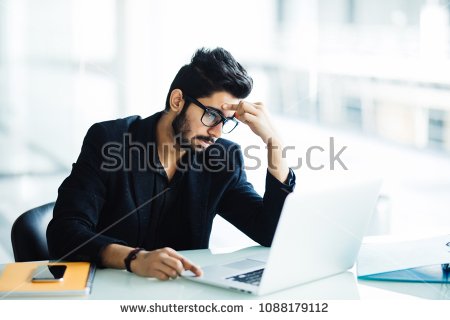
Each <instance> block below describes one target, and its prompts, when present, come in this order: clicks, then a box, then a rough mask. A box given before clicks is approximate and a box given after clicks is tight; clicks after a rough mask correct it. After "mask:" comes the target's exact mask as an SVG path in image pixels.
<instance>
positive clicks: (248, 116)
mask: <svg viewBox="0 0 450 320" xmlns="http://www.w3.org/2000/svg"><path fill="white" fill-rule="evenodd" d="M257 119H258V117H257V116H254V115H252V114H250V113H244V114H243V115H242V116H241V117H239V121H241V122H243V123H245V124H248V125H250V124H252V123H254V122H255V121H256V120H257Z"/></svg>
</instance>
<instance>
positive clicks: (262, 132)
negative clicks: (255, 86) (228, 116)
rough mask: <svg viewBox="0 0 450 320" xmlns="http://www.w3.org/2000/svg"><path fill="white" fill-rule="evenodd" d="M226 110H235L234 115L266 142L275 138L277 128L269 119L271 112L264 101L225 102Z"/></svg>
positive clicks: (224, 107)
mask: <svg viewBox="0 0 450 320" xmlns="http://www.w3.org/2000/svg"><path fill="white" fill-rule="evenodd" d="M222 108H223V109H224V110H234V111H235V114H234V116H235V117H236V118H237V119H238V120H239V121H241V122H243V123H245V124H246V125H248V126H249V127H250V129H251V130H252V131H253V132H254V133H255V134H256V135H257V136H259V137H260V138H261V139H262V140H263V141H264V143H265V144H268V143H269V139H275V138H276V137H275V130H274V127H273V126H272V123H271V122H270V119H269V113H268V112H267V109H266V107H265V106H264V104H263V103H262V102H255V103H250V102H247V101H241V102H240V103H239V104H225V105H223V106H222Z"/></svg>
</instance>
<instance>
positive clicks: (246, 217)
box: [47, 112, 295, 264]
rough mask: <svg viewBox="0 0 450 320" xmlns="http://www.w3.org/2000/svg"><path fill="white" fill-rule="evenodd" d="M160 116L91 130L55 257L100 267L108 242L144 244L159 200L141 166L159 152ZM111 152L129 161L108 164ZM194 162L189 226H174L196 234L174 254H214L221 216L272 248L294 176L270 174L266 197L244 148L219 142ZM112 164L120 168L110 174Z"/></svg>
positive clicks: (66, 200)
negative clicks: (252, 179) (251, 177)
mask: <svg viewBox="0 0 450 320" xmlns="http://www.w3.org/2000/svg"><path fill="white" fill-rule="evenodd" d="M161 114H162V113H161V112H160V113H157V114H155V115H153V116H150V117H148V118H146V119H141V118H140V117H138V116H133V117H128V118H125V119H118V120H113V121H107V122H101V123H97V124H94V125H93V126H92V127H91V128H90V129H89V131H88V132H87V134H86V137H85V138H84V141H83V146H82V148H81V153H80V155H79V157H78V159H77V161H76V163H74V164H73V167H72V172H71V173H70V175H69V176H68V177H67V178H66V179H65V180H64V182H63V183H62V185H61V186H60V188H59V189H58V198H57V201H56V204H55V209H54V212H53V219H52V220H51V222H50V224H49V226H48V228H47V241H48V247H49V252H50V256H51V258H52V259H60V258H64V259H66V260H88V261H94V262H97V263H98V264H101V261H100V252H101V250H102V249H103V248H104V247H105V246H107V245H108V244H111V243H120V244H124V245H128V246H131V247H138V246H142V244H143V239H144V236H145V233H146V232H148V225H149V222H150V217H151V214H152V213H151V205H149V203H150V202H151V198H152V197H153V196H156V195H155V194H154V192H153V185H154V183H153V182H154V178H155V174H156V173H155V171H154V169H152V168H151V167H145V168H143V167H142V163H146V162H145V161H146V160H148V158H149V154H150V157H151V156H152V153H154V154H157V153H156V152H155V149H154V148H153V146H154V144H152V142H153V143H154V142H155V141H156V138H155V137H156V134H155V130H156V123H157V121H158V120H159V118H160V116H161ZM137 142H138V143H140V144H142V145H146V144H147V146H149V148H148V153H149V154H145V153H143V152H141V153H139V152H134V151H136V150H134V151H133V150H132V148H133V145H135V144H136V143H137ZM108 147H112V148H115V149H114V150H115V151H116V152H117V153H118V152H119V151H120V153H121V154H124V155H126V156H125V157H122V159H119V158H116V159H115V160H114V159H111V158H108V159H106V158H105V156H104V154H105V152H106V151H105V150H106V149H105V148H108ZM130 150H131V152H129V153H127V152H128V151H130ZM130 155H131V156H130ZM200 158H201V159H200ZM190 159H191V160H190V161H193V162H195V161H197V162H198V163H196V165H195V170H191V169H187V170H185V175H186V176H185V178H184V179H186V180H185V181H186V183H187V184H185V186H186V187H185V188H184V189H183V190H182V191H181V193H182V197H181V198H180V201H183V205H182V207H181V209H180V210H181V211H182V212H180V214H181V215H182V217H183V222H177V221H173V223H183V226H182V227H183V228H186V229H183V230H184V231H186V232H187V234H188V235H189V236H188V237H186V239H182V243H183V245H179V246H178V247H175V248H174V249H175V250H185V249H200V248H207V247H208V243H209V237H210V233H211V227H212V223H213V219H214V216H215V215H216V214H220V215H221V216H222V217H223V218H225V219H226V220H228V221H229V222H230V223H232V224H233V225H234V226H236V227H237V228H238V229H240V230H241V231H242V232H244V233H245V234H247V235H248V236H249V237H250V238H252V239H253V240H255V241H256V242H258V243H260V244H261V245H264V246H270V244H271V242H272V239H273V235H274V232H275V229H276V226H277V223H278V219H279V216H280V213H281V209H282V207H283V204H284V200H285V198H286V196H287V195H288V193H289V192H292V190H293V187H294V184H295V176H294V174H293V172H292V170H291V172H290V175H289V176H290V177H289V181H290V182H289V183H288V184H287V185H286V184H283V183H281V182H279V181H278V180H277V179H275V178H274V177H273V176H272V175H271V174H270V173H268V172H267V175H266V191H265V194H264V197H263V198H261V196H259V195H258V194H257V193H256V192H255V190H254V189H253V186H252V185H251V184H250V183H249V182H248V181H247V178H246V174H245V171H244V168H243V166H244V164H243V156H242V152H241V150H240V148H239V146H238V145H237V144H235V143H233V142H231V141H228V140H225V139H218V140H217V142H216V143H215V144H214V145H212V146H210V147H209V148H208V149H206V151H205V152H204V153H202V154H194V155H192V157H191V158H190ZM106 160H107V161H106ZM200 160H201V161H200ZM121 161H123V162H122V163H121ZM142 161H143V162H142ZM120 164H122V166H120ZM102 165H103V167H102ZM113 165H115V170H111V168H112V167H113ZM118 166H120V168H119V170H117V167H118ZM166 229H167V227H164V226H160V227H159V228H158V229H157V230H158V232H159V233H165V232H169V230H166ZM186 232H185V233H186ZM162 245H163V246H166V245H165V244H164V243H162Z"/></svg>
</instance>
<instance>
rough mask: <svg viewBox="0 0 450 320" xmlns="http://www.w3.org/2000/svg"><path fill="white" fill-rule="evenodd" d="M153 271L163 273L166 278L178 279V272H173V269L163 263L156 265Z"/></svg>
mask: <svg viewBox="0 0 450 320" xmlns="http://www.w3.org/2000/svg"><path fill="white" fill-rule="evenodd" d="M155 269H156V270H157V271H160V272H162V273H164V274H165V275H166V276H167V277H170V278H176V277H178V272H177V270H175V269H174V268H172V267H169V266H168V265H166V264H165V263H163V262H160V263H158V264H157V265H156V267H155Z"/></svg>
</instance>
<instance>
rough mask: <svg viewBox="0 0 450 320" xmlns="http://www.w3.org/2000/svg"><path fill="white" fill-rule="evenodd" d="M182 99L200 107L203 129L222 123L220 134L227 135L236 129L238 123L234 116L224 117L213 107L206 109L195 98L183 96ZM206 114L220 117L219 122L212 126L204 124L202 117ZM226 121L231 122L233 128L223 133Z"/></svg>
mask: <svg viewBox="0 0 450 320" xmlns="http://www.w3.org/2000/svg"><path fill="white" fill-rule="evenodd" d="M184 99H185V100H186V102H187V101H189V102H192V103H193V104H195V105H196V106H197V107H200V108H201V109H203V115H202V117H201V119H200V120H201V122H202V124H203V125H204V126H205V127H208V128H213V127H215V126H217V125H218V124H219V123H221V122H222V133H224V134H227V133H230V132H231V131H233V130H234V129H236V127H237V126H238V124H239V122H238V121H237V119H236V117H235V116H232V117H229V118H228V117H225V116H224V115H223V114H222V113H221V112H220V111H219V110H217V109H216V108H213V107H207V106H205V105H204V104H203V103H201V102H200V101H198V100H197V99H195V98H192V97H191V96H189V95H184ZM206 112H212V113H217V114H218V115H219V116H220V120H218V121H216V122H215V123H214V124H212V125H207V124H205V122H203V117H204V116H205V114H206ZM228 121H232V122H233V123H234V127H233V128H232V129H231V130H230V131H227V132H225V131H223V129H224V128H225V123H227V122H228Z"/></svg>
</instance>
